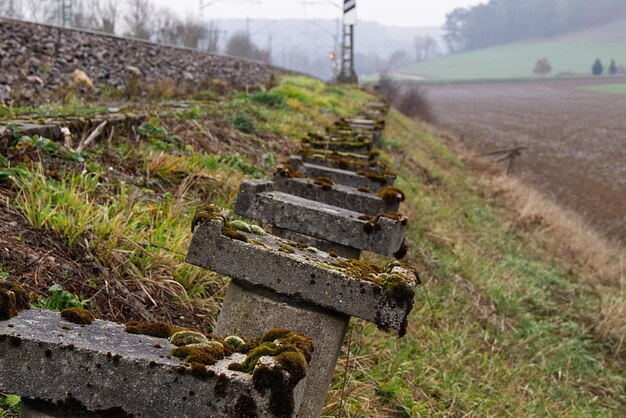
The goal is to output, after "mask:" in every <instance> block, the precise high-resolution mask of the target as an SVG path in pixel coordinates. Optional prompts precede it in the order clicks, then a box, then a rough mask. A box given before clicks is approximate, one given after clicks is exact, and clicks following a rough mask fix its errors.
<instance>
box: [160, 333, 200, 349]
mask: <svg viewBox="0 0 626 418" xmlns="http://www.w3.org/2000/svg"><path fill="white" fill-rule="evenodd" d="M169 340H170V342H171V343H172V344H174V345H175V346H177V347H181V346H183V345H190V344H206V343H208V342H209V339H208V338H207V337H206V336H205V335H204V334H202V333H200V332H196V331H179V332H177V333H175V334H173V335H172V336H171V337H170V338H169Z"/></svg>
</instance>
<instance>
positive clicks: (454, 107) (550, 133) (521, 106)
mask: <svg viewBox="0 0 626 418" xmlns="http://www.w3.org/2000/svg"><path fill="white" fill-rule="evenodd" d="M602 83H606V84H609V83H613V84H614V83H615V81H606V82H601V81H596V80H575V81H573V80H572V81H550V82H534V83H510V84H504V83H503V84H498V83H494V84H459V85H448V86H432V87H428V97H429V99H430V101H431V103H432V105H433V110H434V114H435V118H436V124H437V125H439V126H441V127H443V128H445V129H447V130H448V131H450V132H451V133H453V134H454V135H455V136H456V137H457V138H459V139H461V140H462V141H463V142H464V143H465V144H467V145H468V146H470V148H472V149H474V150H475V151H478V152H480V153H486V152H490V151H495V150H500V149H506V148H510V147H516V146H523V147H526V149H525V150H524V151H523V154H522V156H521V158H519V159H517V160H516V162H515V165H514V174H516V175H520V176H522V177H524V178H526V179H528V180H529V181H530V182H532V183H533V184H535V185H537V186H539V187H540V188H541V189H542V190H543V191H545V192H547V193H549V194H551V195H553V196H554V197H556V199H557V200H558V201H559V202H560V203H561V204H563V205H564V206H566V207H569V208H572V209H574V210H576V211H578V212H580V213H582V214H583V215H585V217H586V218H587V219H588V220H589V221H590V222H591V223H592V224H593V225H595V226H597V227H598V228H599V229H601V230H602V231H603V232H606V233H607V234H608V235H610V236H612V237H614V238H618V239H620V240H621V241H622V242H626V226H625V222H626V95H620V94H607V93H602V92H596V91H592V90H590V89H585V88H584V87H586V86H590V85H594V84H602Z"/></svg>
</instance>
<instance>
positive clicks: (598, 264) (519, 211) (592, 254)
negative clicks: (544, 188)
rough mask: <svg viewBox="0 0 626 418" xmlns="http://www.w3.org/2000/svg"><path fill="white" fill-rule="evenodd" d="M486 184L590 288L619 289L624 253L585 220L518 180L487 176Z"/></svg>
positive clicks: (527, 228) (523, 224) (519, 224)
mask: <svg viewBox="0 0 626 418" xmlns="http://www.w3.org/2000/svg"><path fill="white" fill-rule="evenodd" d="M482 183H483V184H484V185H485V186H486V187H487V188H488V190H490V192H491V193H492V194H493V195H496V196H499V197H500V198H501V200H502V201H504V202H506V204H507V207H508V208H510V209H511V210H513V211H514V214H515V223H516V226H519V227H521V228H522V229H524V230H528V231H532V234H533V237H535V238H537V239H539V240H540V241H541V242H543V243H544V244H545V245H546V246H548V247H549V248H550V250H552V251H553V252H554V254H557V255H559V256H561V257H564V258H566V259H567V260H569V261H570V262H571V263H572V266H574V267H577V268H580V269H582V270H583V272H584V273H585V277H586V281H587V283H588V284H591V285H604V286H611V287H618V288H619V286H620V281H621V280H623V278H624V255H625V254H624V249H623V248H621V247H620V246H619V245H618V244H615V243H613V242H611V241H609V240H608V239H607V238H605V237H603V236H602V235H601V234H600V233H598V232H597V231H596V230H595V229H594V228H593V227H592V226H590V225H589V224H588V223H587V222H586V221H585V220H584V219H583V217H582V216H580V215H579V214H578V213H576V212H574V211H572V210H569V209H565V208H563V207H562V206H560V205H559V204H557V203H555V202H554V201H552V200H551V199H550V198H548V197H547V196H545V195H544V194H542V193H541V192H539V191H537V190H536V189H534V188H532V187H530V186H528V185H526V184H524V183H523V182H522V181H521V180H519V179H516V178H514V177H510V176H506V175H495V176H494V175H487V176H483V177H482Z"/></svg>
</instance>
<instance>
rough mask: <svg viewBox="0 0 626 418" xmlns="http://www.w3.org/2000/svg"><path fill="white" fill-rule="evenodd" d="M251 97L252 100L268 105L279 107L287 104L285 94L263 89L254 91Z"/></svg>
mask: <svg viewBox="0 0 626 418" xmlns="http://www.w3.org/2000/svg"><path fill="white" fill-rule="evenodd" d="M250 98H251V99H252V101H254V102H256V103H260V104H262V105H265V106H268V107H274V108H279V107H282V106H283V105H284V104H285V99H284V98H283V96H281V95H279V94H276V93H273V92H265V91H263V92H259V93H254V94H253V95H252V96H250Z"/></svg>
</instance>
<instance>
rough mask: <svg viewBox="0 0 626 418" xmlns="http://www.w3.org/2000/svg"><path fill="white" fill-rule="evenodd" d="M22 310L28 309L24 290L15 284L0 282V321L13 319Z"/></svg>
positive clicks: (27, 300)
mask: <svg viewBox="0 0 626 418" xmlns="http://www.w3.org/2000/svg"><path fill="white" fill-rule="evenodd" d="M22 309H30V301H29V297H28V293H27V292H26V290H24V289H23V288H22V287H21V286H20V285H18V284H16V283H12V282H9V281H0V321H6V320H8V319H11V318H13V317H14V316H16V315H17V314H18V313H19V311H20V310H22Z"/></svg>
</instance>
